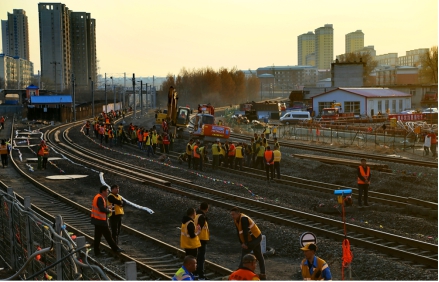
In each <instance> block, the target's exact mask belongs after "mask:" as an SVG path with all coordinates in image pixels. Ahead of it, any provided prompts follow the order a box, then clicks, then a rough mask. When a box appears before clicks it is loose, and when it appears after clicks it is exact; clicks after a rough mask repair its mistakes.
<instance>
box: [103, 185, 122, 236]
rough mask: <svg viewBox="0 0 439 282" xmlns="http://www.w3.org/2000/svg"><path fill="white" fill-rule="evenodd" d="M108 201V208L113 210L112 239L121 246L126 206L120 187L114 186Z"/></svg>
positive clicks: (111, 218)
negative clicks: (121, 232) (120, 235)
mask: <svg viewBox="0 0 439 282" xmlns="http://www.w3.org/2000/svg"><path fill="white" fill-rule="evenodd" d="M107 201H108V207H109V209H110V210H111V215H110V228H111V238H113V240H114V242H115V243H116V244H119V234H120V227H121V226H122V217H123V215H124V212H123V207H124V205H125V202H124V201H123V199H122V196H121V195H119V185H116V184H114V185H113V186H111V193H110V194H109V195H108V198H107Z"/></svg>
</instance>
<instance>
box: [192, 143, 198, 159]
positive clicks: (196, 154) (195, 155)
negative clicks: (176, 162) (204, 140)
mask: <svg viewBox="0 0 439 282" xmlns="http://www.w3.org/2000/svg"><path fill="white" fill-rule="evenodd" d="M197 149H198V146H197V145H195V146H194V148H193V149H192V150H193V151H194V158H197V159H199V158H200V154H198V153H197Z"/></svg>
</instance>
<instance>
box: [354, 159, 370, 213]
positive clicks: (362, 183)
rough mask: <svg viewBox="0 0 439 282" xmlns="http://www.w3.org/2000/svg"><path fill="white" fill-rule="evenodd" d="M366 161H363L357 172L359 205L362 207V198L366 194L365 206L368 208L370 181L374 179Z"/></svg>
mask: <svg viewBox="0 0 439 282" xmlns="http://www.w3.org/2000/svg"><path fill="white" fill-rule="evenodd" d="M366 162H367V161H366V159H361V165H360V166H359V167H358V171H357V184H358V205H359V206H362V205H363V203H362V201H361V200H362V197H363V194H364V205H365V206H368V205H369V203H368V202H367V197H368V193H369V185H370V179H371V177H372V175H371V173H370V167H368V166H367V164H366Z"/></svg>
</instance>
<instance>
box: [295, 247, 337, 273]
mask: <svg viewBox="0 0 439 282" xmlns="http://www.w3.org/2000/svg"><path fill="white" fill-rule="evenodd" d="M301 250H302V251H303V253H304V255H305V258H304V259H303V260H302V262H301V263H300V269H301V270H302V277H303V279H304V280H332V275H331V270H330V269H329V266H328V264H327V263H326V262H325V261H324V260H322V259H321V258H319V257H317V256H316V251H317V246H316V244H313V243H309V244H307V245H306V246H305V247H303V248H301Z"/></svg>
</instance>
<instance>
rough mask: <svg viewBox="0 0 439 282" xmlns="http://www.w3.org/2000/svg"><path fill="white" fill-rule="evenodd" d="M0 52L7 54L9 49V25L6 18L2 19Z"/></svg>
mask: <svg viewBox="0 0 439 282" xmlns="http://www.w3.org/2000/svg"><path fill="white" fill-rule="evenodd" d="M1 22H2V53H3V54H7V53H8V51H9V37H8V36H9V26H8V21H7V20H2V21H1Z"/></svg>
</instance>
